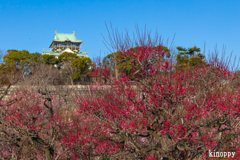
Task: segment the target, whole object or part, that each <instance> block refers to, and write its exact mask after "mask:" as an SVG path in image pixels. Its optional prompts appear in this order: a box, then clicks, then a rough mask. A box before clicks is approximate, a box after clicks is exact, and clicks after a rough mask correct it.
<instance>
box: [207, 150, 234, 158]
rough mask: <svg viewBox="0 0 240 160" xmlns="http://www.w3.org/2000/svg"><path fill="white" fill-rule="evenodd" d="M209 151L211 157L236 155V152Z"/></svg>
mask: <svg viewBox="0 0 240 160" xmlns="http://www.w3.org/2000/svg"><path fill="white" fill-rule="evenodd" d="M208 152H209V157H224V158H226V157H227V158H233V157H234V155H235V152H215V150H214V151H213V152H211V150H209V151H208Z"/></svg>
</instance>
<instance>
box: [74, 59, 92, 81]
mask: <svg viewBox="0 0 240 160" xmlns="http://www.w3.org/2000/svg"><path fill="white" fill-rule="evenodd" d="M72 65H73V68H74V73H73V79H75V80H78V79H79V78H80V76H81V75H82V74H86V73H87V71H88V69H89V68H90V67H91V65H92V61H91V59H90V58H88V57H79V58H76V59H75V60H74V61H73V63H72Z"/></svg>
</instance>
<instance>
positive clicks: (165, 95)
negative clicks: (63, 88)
mask: <svg viewBox="0 0 240 160" xmlns="http://www.w3.org/2000/svg"><path fill="white" fill-rule="evenodd" d="M121 55H122V58H123V59H124V58H125V56H128V57H129V55H131V57H133V58H132V59H131V63H134V65H135V66H137V67H136V69H135V68H133V69H132V70H131V73H132V75H134V81H135V84H133V83H131V80H130V78H129V77H128V76H127V75H122V77H121V78H119V79H111V78H110V77H109V73H108V70H107V69H104V68H99V69H98V70H95V73H94V74H97V75H99V76H103V77H105V78H106V79H107V80H108V84H109V86H111V87H108V88H105V89H102V90H103V91H99V89H100V88H102V87H101V86H97V87H96V86H95V87H92V90H91V91H92V92H91V93H95V94H94V95H93V94H92V95H91V94H90V95H89V97H86V96H80V97H78V100H77V103H78V104H79V105H78V106H79V113H81V114H84V115H86V116H87V117H88V122H87V123H86V124H85V123H83V124H81V125H83V126H82V127H83V128H84V129H83V130H82V133H81V134H87V136H83V137H82V138H83V139H82V138H80V139H81V141H82V140H84V141H85V142H84V143H82V145H81V147H84V146H86V147H87V146H88V147H89V146H91V152H88V151H89V150H88V151H86V152H85V154H87V153H88V154H91V156H93V157H94V156H105V155H106V154H107V155H109V156H111V157H118V158H120V157H122V158H123V157H124V156H127V157H131V159H133V158H134V157H135V158H136V159H159V158H160V157H164V158H167V159H187V158H191V159H192V158H195V157H198V158H207V157H208V150H209V149H210V150H215V151H219V152H220V151H222V152H224V151H232V152H237V154H236V155H235V158H237V156H239V145H240V144H239V142H240V141H239V138H240V137H239V132H240V130H239V116H240V113H239V111H240V109H239V104H240V90H238V89H236V88H234V87H233V86H231V85H230V84H227V83H224V82H223V80H225V81H232V80H233V79H234V78H236V77H235V76H234V75H233V74H232V73H231V72H230V71H229V70H228V69H227V68H225V67H224V66H222V65H220V63H218V62H217V61H215V62H212V63H210V64H206V65H199V66H198V67H195V68H186V69H182V70H180V71H176V70H174V69H172V64H171V63H170V62H169V61H168V60H167V59H164V58H163V55H164V51H161V50H156V49H154V48H151V47H148V46H143V47H139V48H138V52H135V53H133V52H131V51H130V50H127V51H125V52H123V53H122V54H121ZM153 56H154V58H153ZM96 92H97V94H96ZM91 123H92V124H93V125H89V124H91ZM84 132H85V133H84ZM69 137H71V136H69ZM76 144H78V143H76Z"/></svg>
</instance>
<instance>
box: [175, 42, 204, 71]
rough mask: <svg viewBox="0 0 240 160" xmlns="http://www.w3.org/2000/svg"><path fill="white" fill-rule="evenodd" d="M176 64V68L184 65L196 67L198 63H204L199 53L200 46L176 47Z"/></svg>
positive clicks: (181, 67)
mask: <svg viewBox="0 0 240 160" xmlns="http://www.w3.org/2000/svg"><path fill="white" fill-rule="evenodd" d="M177 50H178V55H177V65H176V69H183V68H186V67H193V68H195V67H197V66H198V65H202V64H206V62H205V61H204V55H203V54H201V53H200V51H201V50H200V48H198V47H196V46H194V47H192V48H188V49H186V48H184V47H177Z"/></svg>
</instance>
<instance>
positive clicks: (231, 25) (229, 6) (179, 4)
mask: <svg viewBox="0 0 240 160" xmlns="http://www.w3.org/2000/svg"><path fill="white" fill-rule="evenodd" d="M0 21H1V23H2V24H1V25H0V49H1V50H5V51H6V50H8V49H18V50H23V49H25V50H28V51H29V52H39V53H42V50H43V48H45V49H46V50H50V49H48V46H49V45H50V43H51V41H52V39H53V38H54V32H55V30H58V32H59V33H72V31H75V32H76V37H77V39H80V40H83V43H82V49H81V51H85V50H87V51H88V55H89V57H90V58H93V57H98V56H99V55H100V53H101V56H104V55H107V54H108V50H107V48H106V47H105V45H104V44H103V42H102V41H103V37H102V35H101V34H103V35H104V36H105V37H107V36H108V34H107V29H106V27H105V22H106V23H107V24H109V22H111V23H112V25H113V27H117V28H118V29H119V30H120V31H124V29H125V28H127V29H129V31H130V32H131V31H134V30H135V25H136V24H138V26H139V28H144V26H145V25H146V26H147V28H148V29H152V30H153V31H154V30H156V29H157V31H158V33H159V34H160V35H162V37H163V38H164V39H168V38H169V39H170V40H172V39H173V36H174V34H175V33H176V36H175V39H174V45H175V46H184V47H192V46H194V45H197V46H198V47H200V48H201V49H203V47H204V42H206V50H211V51H213V50H214V47H215V46H216V44H217V45H218V49H219V51H220V52H221V50H222V46H223V45H225V46H226V47H227V49H226V52H227V55H228V54H230V53H231V51H233V55H237V56H238V55H239V53H240V52H239V51H240V44H239V43H240V1H239V0H185V1H179V0H171V1H170V0H146V1H145V0H85V1H82V0H71V1H66V0H0ZM238 57H239V56H238Z"/></svg>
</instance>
